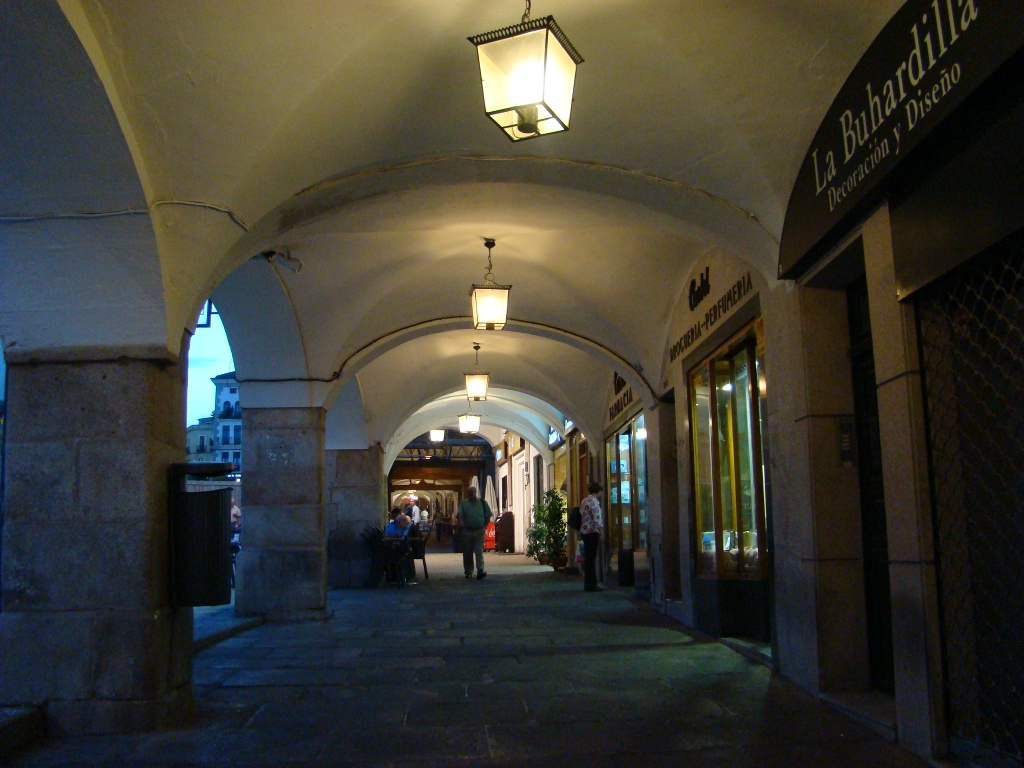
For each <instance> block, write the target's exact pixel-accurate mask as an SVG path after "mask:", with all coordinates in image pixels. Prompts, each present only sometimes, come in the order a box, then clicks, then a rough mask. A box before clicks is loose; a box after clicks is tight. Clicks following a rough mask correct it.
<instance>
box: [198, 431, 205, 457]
mask: <svg viewBox="0 0 1024 768" xmlns="http://www.w3.org/2000/svg"><path fill="white" fill-rule="evenodd" d="M199 452H200V453H205V452H206V435H200V436H199Z"/></svg>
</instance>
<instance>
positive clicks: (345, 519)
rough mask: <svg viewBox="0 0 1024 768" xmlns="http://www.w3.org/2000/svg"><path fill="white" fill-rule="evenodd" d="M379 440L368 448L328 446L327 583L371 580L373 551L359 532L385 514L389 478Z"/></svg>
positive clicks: (357, 584)
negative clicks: (333, 447) (329, 447)
mask: <svg viewBox="0 0 1024 768" xmlns="http://www.w3.org/2000/svg"><path fill="white" fill-rule="evenodd" d="M383 462H384V452H383V451H382V450H381V447H380V445H373V446H370V447H369V448H366V449H365V450H337V451H328V452H327V460H326V470H327V471H326V475H327V488H326V492H325V498H326V499H327V504H326V513H327V583H328V585H329V586H330V587H331V588H335V587H365V586H368V585H369V580H370V550H369V548H368V547H367V545H366V542H365V541H363V539H362V537H361V536H360V533H362V531H363V529H364V528H366V526H368V525H381V524H382V523H383V522H384V521H385V519H386V517H387V506H388V500H387V483H386V482H385V478H384V472H383Z"/></svg>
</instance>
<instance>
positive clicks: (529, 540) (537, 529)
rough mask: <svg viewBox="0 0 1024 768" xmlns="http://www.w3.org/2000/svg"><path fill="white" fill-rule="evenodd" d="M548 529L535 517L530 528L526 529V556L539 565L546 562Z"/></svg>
mask: <svg viewBox="0 0 1024 768" xmlns="http://www.w3.org/2000/svg"><path fill="white" fill-rule="evenodd" d="M547 543H548V527H547V526H546V525H545V524H544V521H543V520H540V519H539V518H537V517H536V516H534V518H533V522H532V523H531V524H530V527H529V528H527V529H526V556H527V557H532V558H534V559H535V560H537V562H539V563H540V564H541V565H547V562H548V552H547Z"/></svg>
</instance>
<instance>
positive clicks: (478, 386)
mask: <svg viewBox="0 0 1024 768" xmlns="http://www.w3.org/2000/svg"><path fill="white" fill-rule="evenodd" d="M473 349H474V350H476V363H474V365H473V371H472V373H467V374H465V376H466V397H468V398H469V399H470V400H477V401H479V400H486V399H487V383H488V381H489V380H490V376H491V375H490V374H489V373H486V372H484V371H481V370H480V345H479V344H476V343H474V344H473Z"/></svg>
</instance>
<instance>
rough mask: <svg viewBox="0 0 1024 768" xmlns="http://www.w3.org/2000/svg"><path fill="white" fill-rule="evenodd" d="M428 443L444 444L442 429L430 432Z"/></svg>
mask: <svg viewBox="0 0 1024 768" xmlns="http://www.w3.org/2000/svg"><path fill="white" fill-rule="evenodd" d="M430 442H432V443H441V442H444V430H443V429H432V430H430Z"/></svg>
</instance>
